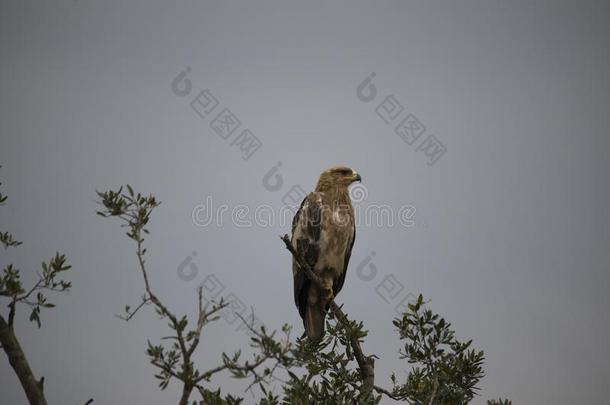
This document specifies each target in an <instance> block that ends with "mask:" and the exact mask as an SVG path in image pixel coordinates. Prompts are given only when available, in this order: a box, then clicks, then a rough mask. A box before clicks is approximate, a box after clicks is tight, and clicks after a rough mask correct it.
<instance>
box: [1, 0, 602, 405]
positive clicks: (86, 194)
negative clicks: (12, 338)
mask: <svg viewBox="0 0 610 405" xmlns="http://www.w3.org/2000/svg"><path fill="white" fill-rule="evenodd" d="M159 3H160V2H159ZM609 17H610V8H609V7H608V5H607V4H604V2H601V1H599V2H593V1H586V2H563V1H561V2H560V1H547V2H543V1H536V2H525V1H522V2H517V1H512V2H508V1H504V2H499V1H498V2H485V1H478V2H473V1H468V2H444V3H443V2H437V1H426V2H423V1H421V2H407V1H403V2H397V1H392V2H390V1H377V2H374V3H373V2H361V1H358V2H356V1H349V2H347V1H335V2H321V1H309V2H307V4H305V2H301V3H298V4H297V3H296V2H268V1H265V2H257V4H256V5H254V4H253V2H233V1H224V2H220V1H214V2H188V3H182V4H180V5H178V4H173V3H171V4H170V3H167V4H153V2H151V1H138V2H136V1H132V2H123V1H106V2H93V1H86V0H79V1H67V2H33V1H15V2H11V1H4V2H2V3H1V4H0V60H1V61H2V62H1V63H0V134H1V135H0V136H1V138H0V164H2V166H4V167H3V168H2V169H1V171H0V179H1V180H0V181H2V182H3V183H4V184H3V186H2V191H3V193H7V194H8V195H9V200H8V205H7V206H5V207H3V208H2V209H0V221H1V223H2V230H3V231H4V230H10V231H12V232H13V233H14V235H15V237H16V238H18V239H21V240H24V241H25V243H24V245H23V246H21V247H19V248H18V249H14V250H9V251H6V252H2V258H1V263H0V264H2V265H5V264H6V263H9V262H13V263H15V264H16V265H17V266H18V267H19V268H21V269H23V271H24V276H23V277H24V279H25V280H26V281H27V280H32V279H33V277H34V271H35V270H37V269H38V268H39V266H40V262H41V261H42V260H48V258H50V256H51V255H52V254H53V253H54V252H55V251H56V250H59V251H61V252H65V253H66V254H67V256H68V258H69V261H70V263H71V264H72V265H73V266H74V268H73V271H72V274H71V275H70V279H71V280H72V281H73V290H72V292H71V293H70V294H69V295H66V296H61V297H58V298H55V299H54V300H53V302H55V303H56V304H57V305H58V308H57V309H56V310H53V311H45V312H44V313H43V327H42V329H40V330H38V329H36V327H35V326H34V325H32V324H29V323H28V322H27V318H26V314H25V313H24V312H21V313H20V316H19V319H18V322H17V332H18V335H19V338H20V339H21V341H22V344H23V346H24V348H25V351H26V353H27V355H28V358H29V360H30V361H31V363H32V366H33V368H34V370H35V371H36V372H37V374H38V375H40V374H42V375H44V376H45V377H46V392H47V396H48V399H49V402H50V403H51V404H74V403H79V402H80V403H82V402H84V401H85V400H86V399H88V398H89V397H93V398H95V400H96V403H99V404H127V403H146V404H168V403H175V402H176V401H177V392H178V391H177V389H178V387H177V386H176V385H172V386H170V388H169V389H168V390H166V391H164V392H160V391H159V390H158V388H157V386H156V381H155V380H154V379H153V377H152V374H153V368H152V366H150V365H149V364H148V362H147V359H146V357H145V354H144V350H145V342H146V339H147V338H151V339H153V340H154V339H157V338H159V337H161V336H165V335H166V334H167V330H166V328H165V324H164V323H163V322H159V321H158V320H157V319H156V318H155V316H154V314H153V313H152V310H149V311H145V312H142V313H141V314H140V315H139V316H137V317H136V319H134V320H133V321H132V322H130V323H128V324H126V323H124V322H122V321H120V320H118V319H117V318H115V317H114V314H116V313H119V312H120V311H121V310H122V308H123V306H124V305H125V304H131V305H133V304H135V303H137V301H138V299H139V296H140V295H141V294H142V292H143V291H142V281H141V278H140V274H139V273H138V272H137V268H136V260H135V255H134V249H133V248H134V246H133V245H132V244H131V242H130V241H129V240H128V239H127V238H126V237H125V236H124V235H123V232H122V230H121V229H119V227H118V223H116V222H113V221H108V220H106V221H105V220H102V219H101V218H99V217H97V216H96V215H95V214H94V212H95V210H96V206H95V203H94V200H95V189H106V188H110V187H117V186H119V185H120V184H123V183H127V182H128V183H130V184H132V185H133V186H134V187H135V188H137V189H138V190H141V191H145V192H151V193H153V194H155V195H156V196H157V197H158V198H159V199H160V200H162V201H163V204H162V206H161V207H160V208H159V209H158V210H157V211H156V212H155V214H154V218H153V220H152V223H151V226H150V229H151V232H152V235H151V236H150V238H149V240H148V249H149V251H150V257H149V265H150V269H149V271H150V273H151V278H152V283H153V286H154V288H155V289H156V291H157V292H158V293H159V295H161V296H162V297H164V298H165V299H166V301H167V303H168V304H169V305H170V307H172V308H173V309H174V310H175V311H177V312H188V313H190V314H192V313H193V309H194V308H195V306H194V304H195V295H194V291H195V288H196V286H197V284H198V283H200V282H202V281H203V280H205V279H206V277H208V276H210V275H212V274H213V275H215V277H216V279H217V280H218V281H219V282H220V283H222V285H223V286H224V287H225V289H224V291H223V293H222V294H225V295H228V294H231V293H232V294H233V295H234V296H236V297H238V298H239V299H240V300H241V302H242V303H243V304H244V305H245V306H247V307H253V308H254V310H255V312H256V314H257V315H258V316H259V318H260V319H261V320H262V321H263V322H264V323H265V324H266V325H267V326H268V327H269V328H277V327H279V326H281V325H282V324H283V323H284V322H288V323H291V324H293V325H294V326H295V334H296V335H299V334H300V333H301V332H302V326H301V322H300V318H299V317H298V313H297V311H296V308H294V305H293V301H292V275H291V268H290V257H289V256H288V253H287V252H286V251H285V250H284V249H283V247H282V245H281V242H280V241H279V239H278V238H277V236H278V235H279V234H281V233H284V232H287V231H288V230H289V226H288V225H287V224H278V223H275V224H274V225H273V226H262V224H256V223H253V224H252V226H247V227H239V226H237V224H234V223H233V222H232V221H231V218H230V215H229V216H228V218H226V219H225V222H224V223H223V225H222V226H221V227H217V226H215V225H209V226H197V225H196V224H194V222H193V219H192V214H193V211H194V209H195V208H197V207H198V206H199V205H201V204H204V203H205V201H206V198H207V197H210V198H212V200H213V202H214V204H218V205H223V204H226V205H228V206H229V207H230V209H232V208H233V207H235V206H238V205H240V204H244V205H246V206H248V207H249V208H250V210H251V211H253V210H254V209H255V207H257V206H260V205H268V206H271V207H272V208H273V209H274V210H275V211H276V212H277V210H279V209H280V208H281V207H282V206H283V203H282V198H283V196H284V195H285V194H286V193H287V192H288V191H289V190H290V189H291V187H292V186H295V185H300V186H301V187H302V188H303V189H304V190H306V191H309V190H311V189H312V188H313V187H314V186H315V181H316V179H317V176H318V174H319V172H320V171H321V170H323V169H325V168H327V167H329V166H333V165H336V164H347V165H350V166H352V167H354V168H355V169H356V170H358V171H359V172H360V173H361V174H362V177H363V180H364V181H363V186H364V187H366V189H361V190H360V191H366V193H367V195H366V199H364V200H363V201H362V202H361V203H360V206H362V207H367V206H370V205H375V204H377V205H381V204H387V205H388V206H390V207H391V208H392V210H393V211H394V212H397V211H398V210H399V209H400V207H403V206H409V207H414V208H415V214H414V216H413V218H412V219H413V220H414V223H413V224H412V225H410V224H409V225H408V226H406V225H404V224H401V223H395V224H394V226H389V225H388V224H384V225H383V226H375V225H373V224H368V225H367V224H361V225H360V227H359V228H358V236H357V239H356V244H355V246H354V251H353V254H352V263H351V267H350V272H349V273H348V276H347V281H346V285H345V287H344V289H343V291H342V292H341V294H340V295H339V299H338V300H339V301H340V302H342V303H344V304H345V308H346V310H347V312H348V313H349V314H350V315H351V316H352V317H354V318H357V319H360V320H362V321H364V323H365V325H366V326H367V327H368V328H369V329H370V331H371V332H370V337H369V338H368V339H367V341H366V344H365V349H366V351H367V352H369V353H375V354H377V355H378V356H379V357H380V358H381V360H379V361H378V362H377V376H378V377H377V381H378V383H379V384H382V385H386V386H389V385H390V384H389V381H388V376H389V374H390V372H391V371H392V370H395V371H396V372H397V373H398V375H399V376H401V375H404V372H405V371H406V370H407V369H408V366H407V364H406V363H404V362H400V361H398V360H397V355H396V352H397V350H398V348H399V346H400V344H399V340H398V337H397V335H396V333H395V331H394V330H393V327H392V324H391V320H392V318H393V317H394V316H395V313H394V308H395V306H396V305H397V304H398V303H399V302H400V300H402V299H404V298H405V297H408V296H409V294H417V293H419V292H421V293H423V294H424V296H425V297H427V298H429V299H431V300H432V301H431V303H430V304H429V306H430V307H431V308H432V309H433V310H435V311H437V312H439V313H440V314H442V315H443V316H445V317H446V318H447V319H448V320H449V321H450V322H452V323H453V325H454V327H455V329H456V331H457V333H458V337H460V338H462V339H464V340H466V339H468V338H472V339H474V345H475V347H477V348H480V349H483V350H484V351H485V353H486V357H487V361H486V365H485V370H486V372H487V377H486V378H485V379H484V380H483V383H482V392H481V393H482V396H481V397H480V398H478V399H477V400H475V401H474V403H475V404H482V403H484V401H483V400H484V399H487V398H491V397H496V398H497V397H498V396H503V397H506V396H507V397H510V398H511V399H513V401H514V403H516V404H554V405H555V404H574V403H602V402H604V400H605V399H606V398H607V396H608V394H610V392H609V391H608V385H607V381H608V380H609V379H610V370H609V367H608V361H609V360H610V355H609V354H610V353H609V349H608V345H607V336H608V335H609V333H610V330H609V329H610V328H609V326H608V321H609V319H608V318H609V317H608V313H607V309H608V308H609V307H610V302H609V298H608V294H607V292H608V287H609V282H610V276H609V275H608V267H609V264H610V255H609V253H608V245H609V242H610V237H609V233H608V229H609V227H610V223H609V222H610V221H609V219H610V218H609V215H608V211H607V207H608V206H609V203H610V198H609V197H610V195H609V194H610V193H609V190H608V181H607V175H608V169H609V163H608V162H609V160H608V158H607V155H608V147H609V146H610V142H609V141H608V129H609V127H610V122H609V115H608V106H609V105H610V83H609V80H608V72H610V49H609V48H610V47H609V42H608V38H610V35H609V34H610V33H609V31H610V28H609V27H610V24H609ZM187 66H188V67H190V72H189V73H188V78H189V80H190V81H191V86H192V88H191V91H190V93H189V94H188V95H185V96H178V95H176V94H175V93H174V92H173V91H172V87H171V84H172V80H174V78H175V77H176V76H177V75H178V74H179V73H180V72H181V71H182V70H184V69H185V68H186V67H187ZM372 72H374V73H375V77H374V78H373V81H372V83H373V85H374V86H375V88H376V90H377V93H376V97H375V98H374V99H373V100H372V101H368V102H365V101H361V99H360V98H364V99H366V97H360V98H359V97H357V87H358V85H359V84H360V83H361V82H362V81H363V80H364V79H365V77H367V75H369V74H371V73H372ZM204 89H209V91H210V93H211V94H212V95H213V96H214V97H215V98H216V100H217V101H218V103H219V104H218V106H216V108H215V109H214V110H213V111H212V112H211V113H210V115H209V116H205V117H204V118H201V117H200V116H199V115H197V113H196V112H195V111H194V110H193V109H192V108H191V107H190V103H191V101H192V100H193V99H194V98H195V97H196V96H197V95H198V94H199V92H200V91H202V90H204ZM367 89H368V90H370V89H369V88H367ZM367 94H370V93H367ZM361 96H362V93H361ZM365 96H366V95H365ZM387 96H394V100H396V101H398V102H399V103H400V105H401V106H402V109H401V108H400V107H396V109H395V110H393V112H392V111H390V112H389V116H390V117H389V118H395V120H392V119H389V118H388V116H387V115H386V116H385V119H386V120H389V123H388V124H386V123H385V122H384V119H383V118H381V117H380V115H383V111H384V110H383V108H381V109H377V107H378V106H379V105H380V104H382V102H383V101H384V100H385V98H386V97H387ZM383 105H384V106H387V104H383ZM395 106H396V105H395ZM224 108H228V109H229V110H230V111H231V112H232V113H233V114H234V115H235V116H236V117H237V118H238V119H239V121H240V122H241V125H240V127H239V128H238V129H237V130H236V131H235V133H233V134H231V135H230V136H229V137H228V139H226V140H225V139H223V138H222V137H221V136H219V135H218V134H217V133H216V132H215V131H214V130H213V129H212V128H211V126H210V125H211V122H212V120H213V119H214V117H215V116H216V115H218V114H219V113H220V112H221V111H222V109H224ZM386 112H387V110H386ZM398 112H400V115H397V114H395V113H398ZM378 113H379V115H378ZM409 114H412V115H413V116H414V117H416V118H417V120H418V121H419V122H420V123H421V124H422V125H423V126H424V127H425V131H424V133H423V134H422V135H421V136H420V137H419V138H418V139H417V140H416V141H414V142H413V144H412V145H409V144H408V143H407V142H405V141H403V139H401V138H400V137H399V136H398V135H397V134H396V133H395V132H394V129H395V127H396V126H397V124H398V122H399V121H401V120H402V119H403V118H404V117H406V116H408V115H409ZM244 129H249V130H250V131H251V133H252V134H254V135H255V136H256V137H257V138H258V139H259V140H260V141H261V142H262V147H260V148H259V149H258V150H256V151H255V152H254V154H252V155H251V157H250V158H249V159H248V160H244V159H242V151H241V150H240V148H239V142H238V141H237V139H238V136H241V135H240V134H241V132H242V130H244ZM223 135H224V134H223ZM429 135H434V136H435V137H436V138H435V139H437V140H438V141H440V142H441V143H442V145H443V146H444V148H446V153H445V154H443V155H442V156H441V157H440V158H439V159H438V160H437V161H436V163H434V164H433V165H431V166H430V165H428V164H427V163H428V160H427V159H428V157H427V156H426V155H425V153H424V151H423V150H422V146H421V145H424V142H425V139H432V138H427V137H428V136H429ZM241 139H242V140H243V139H245V138H243V136H242V138H241ZM232 142H235V143H234V144H233V145H231V143H232ZM418 145H419V146H418ZM418 148H419V150H418ZM278 162H282V165H281V167H280V168H279V171H278V174H279V175H280V176H281V178H282V179H283V183H282V184H281V187H279V190H276V191H270V190H273V187H272V186H270V183H269V181H268V182H267V186H265V185H264V183H263V177H264V176H265V174H266V173H268V172H269V170H270V169H272V168H273V167H274V166H275V165H276V164H277V163H278ZM274 179H275V178H274V177H272V180H273V181H275V180H274ZM229 214H230V212H229ZM251 214H252V212H251ZM199 225H201V224H199ZM193 251H195V252H196V253H197V255H196V256H194V257H193V256H191V257H192V261H191V263H192V264H194V266H196V269H197V275H196V277H195V279H194V280H192V281H185V280H183V279H182V278H181V277H179V274H178V268H179V265H180V263H183V261H184V260H185V259H187V258H188V256H189V255H191V254H192V252H193ZM371 252H375V255H374V256H372V254H371ZM367 257H368V258H372V261H371V262H364V261H365V260H366V259H367ZM359 264H360V269H361V270H362V271H361V272H360V275H359V273H358V271H357V268H358V266H359ZM368 264H372V265H373V266H374V268H373V267H368ZM367 269H368V270H367ZM373 270H375V271H376V272H374V273H371V271H373ZM367 271H368V272H367ZM362 274H365V276H366V275H367V274H372V275H373V276H372V279H371V277H369V279H368V280H367V278H366V277H365V276H362ZM390 276H392V277H393V278H391V277H390ZM208 280H209V279H208ZM392 282H394V284H392ZM397 282H398V283H400V285H399V284H397ZM388 283H389V284H388ZM388 285H389V286H390V287H388ZM384 286H385V287H384ZM400 286H402V287H403V289H402V290H400ZM384 288H385V289H384ZM392 288H393V289H392ZM382 297H385V299H387V301H388V302H386V301H384V298H382ZM235 329H236V324H230V323H229V322H228V321H227V322H225V321H220V322H219V323H217V324H216V325H213V326H211V327H210V328H208V329H207V331H206V333H205V337H204V340H203V346H202V350H201V351H200V355H199V357H198V362H199V363H200V364H201V365H202V366H201V367H202V368H203V369H207V368H209V367H208V366H210V367H211V366H213V365H214V364H216V362H217V361H218V357H219V356H218V353H219V352H220V351H221V350H232V349H235V348H238V347H245V346H246V345H247V341H248V337H247V336H246V335H245V334H244V333H243V332H240V331H235ZM1 357H2V359H1V360H0V381H2V383H1V384H0V398H2V403H6V404H13V403H14V404H20V403H25V396H24V394H23V393H22V389H21V387H20V386H19V385H18V381H17V379H16V377H15V376H14V374H13V372H12V370H11V369H10V367H9V365H8V361H6V357H5V356H4V355H2V356H1ZM214 384H220V385H222V386H223V387H225V388H227V389H229V390H233V391H234V392H236V393H240V392H241V389H242V387H243V385H241V384H240V383H238V382H235V381H233V380H231V379H230V378H228V377H222V378H217V379H215V380H214ZM384 403H385V402H384Z"/></svg>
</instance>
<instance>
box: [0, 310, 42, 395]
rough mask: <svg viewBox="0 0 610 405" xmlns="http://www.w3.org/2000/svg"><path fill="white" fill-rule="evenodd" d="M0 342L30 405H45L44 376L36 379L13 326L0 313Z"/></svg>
mask: <svg viewBox="0 0 610 405" xmlns="http://www.w3.org/2000/svg"><path fill="white" fill-rule="evenodd" d="M0 343H2V349H3V350H4V352H5V353H6V355H7V357H8V361H9V363H10V364H11V367H13V370H15V374H17V377H18V378H19V382H21V386H22V387H23V390H24V391H25V395H26V397H27V398H28V401H29V402H30V405H47V400H46V399H45V397H44V393H43V383H44V378H41V379H40V380H36V378H35V377H34V373H33V372H32V369H31V368H30V364H29V363H28V361H27V359H26V357H25V353H24V352H23V349H22V348H21V345H20V344H19V341H18V340H17V337H16V336H15V332H14V330H13V328H12V327H11V326H9V324H8V323H7V322H6V321H5V320H4V318H3V317H2V316H1V315H0Z"/></svg>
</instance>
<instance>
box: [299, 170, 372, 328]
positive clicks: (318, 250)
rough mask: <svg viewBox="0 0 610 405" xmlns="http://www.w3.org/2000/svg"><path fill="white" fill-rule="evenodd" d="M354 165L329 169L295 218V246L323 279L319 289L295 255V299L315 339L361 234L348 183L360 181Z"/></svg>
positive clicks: (339, 287)
mask: <svg viewBox="0 0 610 405" xmlns="http://www.w3.org/2000/svg"><path fill="white" fill-rule="evenodd" d="M360 180H361V178H360V175H359V174H358V173H356V172H355V171H354V170H352V169H350V168H349V167H344V166H338V167H333V168H331V169H328V170H326V171H324V172H323V173H322V174H321V175H320V178H319V180H318V184H317V186H316V189H315V191H314V192H312V193H310V194H308V195H307V196H306V197H305V199H304V200H303V202H302V203H301V207H300V208H299V210H298V211H297V213H296V215H295V216H294V219H293V220H292V239H291V242H292V246H293V247H294V248H295V249H296V251H297V253H298V255H299V256H300V257H302V258H303V259H304V260H305V261H306V262H307V264H308V265H309V266H310V267H311V269H312V270H313V271H314V273H316V274H317V275H318V276H319V277H320V278H321V279H322V282H323V288H322V289H320V288H318V286H317V285H316V284H314V283H313V282H311V281H310V280H309V279H308V278H307V276H306V275H305V274H304V273H303V272H302V271H300V270H299V268H298V264H297V263H296V262H295V260H294V259H293V261H292V273H293V278H294V300H295V303H296V306H297V308H298V309H299V314H300V315H301V318H302V319H303V325H304V327H305V334H306V335H307V336H308V337H309V338H311V339H320V338H321V337H322V336H323V335H324V321H325V317H326V312H327V311H328V305H329V303H330V301H331V300H332V299H333V298H334V297H335V296H336V295H337V294H338V293H339V291H341V288H342V287H343V283H344V281H345V273H346V271H347V265H348V263H349V258H350V255H351V252H352V247H353V246H354V240H355V238H356V226H355V221H354V208H353V207H352V202H351V200H350V197H349V192H348V186H349V185H350V184H352V183H353V182H355V181H360Z"/></svg>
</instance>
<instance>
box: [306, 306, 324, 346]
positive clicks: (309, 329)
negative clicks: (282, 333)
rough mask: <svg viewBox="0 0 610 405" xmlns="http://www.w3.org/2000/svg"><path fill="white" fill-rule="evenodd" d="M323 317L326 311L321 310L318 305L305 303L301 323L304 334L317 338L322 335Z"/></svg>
mask: <svg viewBox="0 0 610 405" xmlns="http://www.w3.org/2000/svg"><path fill="white" fill-rule="evenodd" d="M325 317H326V311H324V310H322V308H320V306H319V305H307V307H306V308H305V317H304V318H303V325H304V326H305V334H306V335H307V337H308V338H310V339H313V340H319V339H321V338H322V336H324V318H325Z"/></svg>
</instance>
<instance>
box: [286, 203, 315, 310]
mask: <svg viewBox="0 0 610 405" xmlns="http://www.w3.org/2000/svg"><path fill="white" fill-rule="evenodd" d="M321 219H322V197H321V194H320V193H317V192H313V193H310V194H308V195H307V196H306V197H305V199H304V200H303V202H302V203H301V207H300V208H299V210H298V211H297V213H296V214H295V216H294V218H293V220H292V240H291V242H292V246H294V248H295V249H296V251H297V253H298V254H299V255H300V256H301V258H303V259H304V260H305V262H306V263H307V264H308V265H309V266H310V267H311V268H314V267H315V264H316V262H317V261H318V256H319V254H320V247H319V242H320V232H321V227H322V224H321ZM292 274H293V279H294V301H295V304H296V306H297V308H298V309H299V313H300V314H301V317H304V316H305V308H306V306H307V291H308V289H309V283H310V281H309V279H308V278H307V276H306V275H305V274H304V273H303V272H302V271H301V270H299V268H298V264H297V263H296V261H295V260H294V259H293V261H292Z"/></svg>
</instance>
